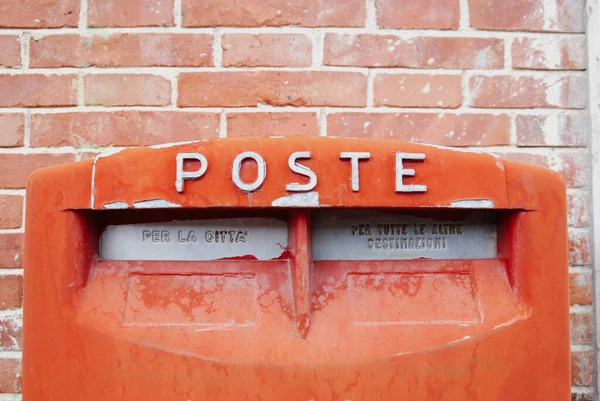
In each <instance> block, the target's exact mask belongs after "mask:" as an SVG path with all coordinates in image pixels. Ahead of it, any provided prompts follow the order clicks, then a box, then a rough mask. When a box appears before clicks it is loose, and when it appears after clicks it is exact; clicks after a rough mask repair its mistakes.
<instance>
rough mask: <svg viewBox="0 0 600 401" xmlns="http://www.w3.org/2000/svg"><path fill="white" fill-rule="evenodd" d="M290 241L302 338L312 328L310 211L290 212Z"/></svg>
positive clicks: (294, 291) (291, 267) (291, 266)
mask: <svg viewBox="0 0 600 401" xmlns="http://www.w3.org/2000/svg"><path fill="white" fill-rule="evenodd" d="M289 243H290V245H291V248H292V249H291V251H292V258H291V260H290V270H291V277H292V289H293V297H294V309H295V319H296V322H295V323H296V330H297V331H298V334H299V335H300V337H301V338H306V337H307V336H308V332H309V329H310V312H311V306H310V294H311V274H312V264H313V263H312V246H311V235H310V211H308V210H292V211H291V212H290V218H289Z"/></svg>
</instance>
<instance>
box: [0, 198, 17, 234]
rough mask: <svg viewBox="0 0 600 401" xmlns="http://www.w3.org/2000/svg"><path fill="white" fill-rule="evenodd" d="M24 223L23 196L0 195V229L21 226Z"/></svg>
mask: <svg viewBox="0 0 600 401" xmlns="http://www.w3.org/2000/svg"><path fill="white" fill-rule="evenodd" d="M22 223H23V197H22V196H21V195H0V229H2V228H19V227H21V225H22Z"/></svg>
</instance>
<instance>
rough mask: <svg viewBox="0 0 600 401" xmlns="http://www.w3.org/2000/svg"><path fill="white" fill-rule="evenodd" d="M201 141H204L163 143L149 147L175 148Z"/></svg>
mask: <svg viewBox="0 0 600 401" xmlns="http://www.w3.org/2000/svg"><path fill="white" fill-rule="evenodd" d="M200 142H203V141H201V140H195V141H185V142H171V143H161V144H160V145H152V146H149V148H150V149H168V148H174V147H176V146H181V145H193V144H194V143H200Z"/></svg>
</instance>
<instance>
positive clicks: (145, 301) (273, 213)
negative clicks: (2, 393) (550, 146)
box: [23, 138, 570, 401]
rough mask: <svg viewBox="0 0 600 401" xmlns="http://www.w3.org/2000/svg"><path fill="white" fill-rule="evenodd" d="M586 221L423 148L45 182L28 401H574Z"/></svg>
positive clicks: (52, 171)
mask: <svg viewBox="0 0 600 401" xmlns="http://www.w3.org/2000/svg"><path fill="white" fill-rule="evenodd" d="M565 208H566V206H565V186H564V183H563V181H562V179H561V178H560V177H559V175H558V174H555V173H553V172H550V171H547V170H544V169H540V168H536V167H531V166H525V165H521V164H518V163H512V162H507V161H503V160H500V159H498V158H496V157H494V156H492V155H489V154H483V153H471V152H463V151H457V150H453V149H445V148H439V147H436V146H427V145H421V144H414V143H403V142H386V141H375V140H368V141H367V140H356V139H337V138H255V139H248V138H245V139H218V140H211V141H200V142H194V143H187V144H177V145H172V146H161V147H154V148H140V149H131V150H124V151H121V152H119V153H116V154H112V155H108V156H100V157H98V158H96V160H95V161H93V162H92V161H86V162H79V163H75V164H70V165H64V166H59V167H52V168H47V169H43V170H40V171H38V172H36V173H34V174H33V175H32V176H31V177H30V178H29V182H28V187H27V227H26V264H25V301H24V319H25V321H24V325H25V327H24V335H25V339H24V355H23V368H24V373H23V399H24V401H40V400H44V401H59V400H70V401H77V400H81V401H96V400H98V401H100V400H102V401H106V400H123V401H139V400H144V401H150V400H157V401H158V400H160V401H175V400H177V401H188V400H191V401H196V400H198V401H200V400H202V401H208V400H219V401H222V400H236V401H241V400H284V399H285V400H299V401H308V400H316V401H321V400H353V401H357V400H392V399H402V400H452V401H459V400H478V401H481V400H528V401H529V400H544V401H550V400H563V401H564V400H568V399H569V394H570V380H569V370H570V369H569V306H568V284H567V270H568V269H567V265H568V261H567V246H566V244H567V240H566V238H567V237H566V233H567V230H566V213H565Z"/></svg>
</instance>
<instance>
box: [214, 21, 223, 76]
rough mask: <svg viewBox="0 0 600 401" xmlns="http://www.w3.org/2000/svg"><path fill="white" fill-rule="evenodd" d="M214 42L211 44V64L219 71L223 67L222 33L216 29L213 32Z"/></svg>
mask: <svg viewBox="0 0 600 401" xmlns="http://www.w3.org/2000/svg"><path fill="white" fill-rule="evenodd" d="M213 34H214V37H215V40H214V42H213V64H214V66H215V67H216V68H217V69H219V68H220V67H221V66H222V65H223V47H222V46H221V41H222V39H223V38H222V31H221V29H219V28H217V29H215V30H214V32H213Z"/></svg>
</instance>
